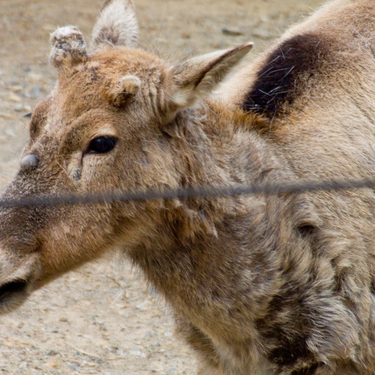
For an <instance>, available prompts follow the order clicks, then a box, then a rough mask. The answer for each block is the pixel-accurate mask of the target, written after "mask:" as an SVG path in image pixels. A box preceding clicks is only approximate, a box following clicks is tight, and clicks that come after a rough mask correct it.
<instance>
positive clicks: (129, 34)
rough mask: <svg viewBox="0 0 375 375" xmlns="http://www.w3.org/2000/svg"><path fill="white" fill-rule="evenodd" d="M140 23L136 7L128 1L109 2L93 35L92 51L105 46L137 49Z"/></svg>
mask: <svg viewBox="0 0 375 375" xmlns="http://www.w3.org/2000/svg"><path fill="white" fill-rule="evenodd" d="M137 41H138V22H137V18H136V15H135V9H134V5H133V3H132V2H131V1H128V0H110V1H107V2H106V3H105V4H104V6H103V8H102V10H101V12H100V14H99V17H98V19H97V21H96V24H95V26H94V29H93V31H92V35H91V42H90V50H91V51H96V50H97V49H100V48H101V46H105V45H114V46H116V45H122V46H129V47H136V46H137Z"/></svg>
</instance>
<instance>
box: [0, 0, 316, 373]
mask: <svg viewBox="0 0 375 375" xmlns="http://www.w3.org/2000/svg"><path fill="white" fill-rule="evenodd" d="M319 4H320V1H316V0H309V1H308V0H305V1H298V0H284V1H282V2H280V1H279V0H253V1H245V0H232V1H228V0H185V1H183V2H182V1H177V0H163V1H161V0H159V1H158V0H138V1H137V0H136V7H137V13H138V16H139V20H140V27H141V37H140V39H141V42H140V43H141V46H142V47H144V48H146V49H148V50H151V51H157V52H158V53H160V54H161V55H162V56H164V57H166V58H172V59H176V58H177V57H181V56H186V55H191V54H199V53H205V52H210V51H212V50H215V49H218V48H225V47H229V46H232V45H235V44H240V43H243V42H247V41H249V40H252V41H254V43H255V48H254V51H253V53H252V56H256V54H257V53H259V52H260V51H261V50H262V49H263V48H264V47H265V45H267V44H268V43H269V42H270V41H271V40H273V39H274V38H276V37H277V36H278V35H280V34H281V33H282V32H283V30H284V29H285V27H286V26H288V25H289V24H291V23H294V22H297V21H299V20H301V19H302V18H303V17H304V16H305V15H306V14H307V13H309V12H310V11H311V9H313V8H315V7H317V6H318V5H319ZM100 6H101V0H65V1H63V2H62V1H60V2H57V1H52V0H26V1H20V0H1V7H0V145H1V148H0V188H4V187H5V185H6V183H7V181H8V180H9V179H10V177H11V176H12V173H14V171H15V170H16V167H17V164H18V162H19V154H20V152H21V150H22V147H23V145H24V144H25V143H26V141H27V138H28V136H27V127H28V121H27V120H26V119H24V118H23V116H24V115H25V114H26V113H28V112H30V111H31V110H32V108H33V107H34V105H35V103H36V102H38V101H39V100H40V99H42V98H43V97H44V96H45V95H46V94H47V93H48V91H49V90H50V88H51V87H52V85H53V83H54V79H55V75H54V71H53V69H51V68H50V67H49V65H48V62H47V60H48V54H49V43H48V38H49V33H51V32H52V31H53V30H54V29H55V28H56V27H58V26H64V25H67V24H74V25H78V26H79V27H80V28H81V30H82V31H83V32H84V33H85V35H86V36H88V35H89V33H90V31H91V28H92V26H93V24H94V20H95V16H96V14H97V11H98V9H99V8H100ZM0 371H1V373H9V374H75V373H79V374H111V375H112V374H113V375H115V374H127V375H132V374H137V375H140V374H144V375H146V374H153V373H158V374H194V373H195V360H194V356H193V355H192V353H191V352H190V350H189V349H188V348H187V347H186V346H185V345H184V344H183V343H182V342H181V341H180V340H179V339H178V338H177V337H175V334H174V328H173V322H172V319H171V318H170V314H169V312H168V308H167V306H165V304H164V302H163V300H162V299H161V298H160V297H158V296H157V295H155V293H154V292H153V290H152V288H150V287H148V286H147V285H146V284H145V282H144V281H143V279H142V277H141V275H139V274H138V273H137V272H136V271H135V270H132V269H131V266H130V265H129V264H128V263H126V261H124V260H122V259H120V257H119V255H118V254H116V253H114V254H111V255H110V256H108V259H103V260H101V261H100V262H96V263H92V264H89V265H87V266H85V267H83V268H81V269H80V270H78V271H76V272H72V273H69V274H67V275H66V276H64V277H62V278H60V279H58V280H56V281H55V282H53V283H51V284H50V285H48V286H47V287H45V288H43V289H41V290H38V291H37V292H35V293H34V294H33V296H32V297H31V298H30V299H29V301H28V302H27V303H26V304H25V305H23V306H22V307H21V308H20V309H19V310H18V311H16V312H14V313H12V314H9V315H6V316H2V317H1V319H0Z"/></svg>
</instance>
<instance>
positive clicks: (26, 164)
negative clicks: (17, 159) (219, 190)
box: [21, 155, 39, 171]
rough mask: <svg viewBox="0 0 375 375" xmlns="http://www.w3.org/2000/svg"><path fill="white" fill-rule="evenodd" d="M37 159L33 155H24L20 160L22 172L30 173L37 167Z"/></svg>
mask: <svg viewBox="0 0 375 375" xmlns="http://www.w3.org/2000/svg"><path fill="white" fill-rule="evenodd" d="M38 163H39V159H38V158H37V157H36V156H35V155H26V156H25V157H24V158H23V159H22V160H21V169H22V170H24V171H31V170H33V169H35V168H36V167H37V166H38Z"/></svg>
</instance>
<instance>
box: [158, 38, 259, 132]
mask: <svg viewBox="0 0 375 375" xmlns="http://www.w3.org/2000/svg"><path fill="white" fill-rule="evenodd" d="M252 47H253V44H252V43H247V44H243V45H241V46H238V47H235V48H231V49H227V50H223V51H217V52H213V53H209V54H206V55H203V56H199V57H194V58H192V59H189V60H187V61H184V62H182V63H179V64H177V65H175V66H174V67H172V77H173V81H174V83H175V87H176V89H175V90H174V92H173V93H172V95H171V97H170V99H169V106H168V108H169V110H168V115H167V116H166V124H165V126H164V128H163V129H162V130H163V131H164V132H166V133H168V134H169V135H171V136H175V135H176V134H178V129H175V128H174V123H173V120H174V118H175V117H176V115H177V113H178V112H179V111H180V110H181V109H184V108H188V107H191V106H193V105H194V104H195V103H196V102H197V101H199V100H200V99H201V98H204V97H207V96H208V95H209V94H210V93H211V92H212V91H213V90H214V89H215V88H216V86H217V85H218V84H219V83H220V82H222V80H223V79H224V77H225V76H226V75H227V74H228V73H229V72H230V71H231V70H232V69H233V68H234V67H235V66H236V65H237V64H238V63H239V62H240V61H241V60H242V59H243V58H244V57H245V56H246V55H247V53H248V52H249V51H250V50H251V49H252Z"/></svg>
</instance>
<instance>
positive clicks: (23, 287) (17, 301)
mask: <svg viewBox="0 0 375 375" xmlns="http://www.w3.org/2000/svg"><path fill="white" fill-rule="evenodd" d="M31 290H32V282H31V278H22V279H21V278H19V279H15V280H11V281H8V282H6V283H5V284H3V285H1V286H0V314H3V313H7V312H10V311H12V310H15V309H16V308H18V307H19V306H20V305H22V304H23V303H24V302H25V301H26V299H27V298H28V296H29V295H30V293H31Z"/></svg>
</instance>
